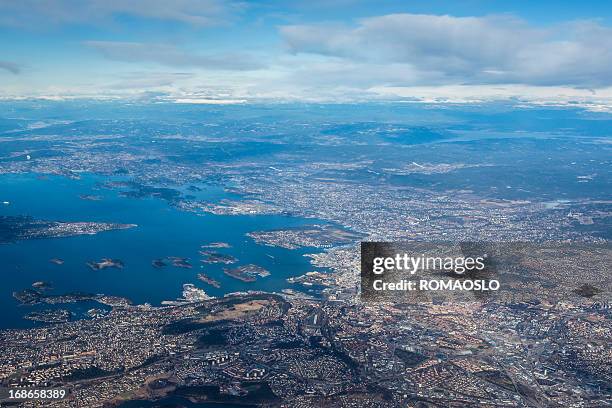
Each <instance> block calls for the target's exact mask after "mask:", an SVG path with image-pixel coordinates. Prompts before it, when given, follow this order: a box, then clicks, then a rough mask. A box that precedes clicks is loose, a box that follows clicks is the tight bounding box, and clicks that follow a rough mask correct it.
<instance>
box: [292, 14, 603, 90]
mask: <svg viewBox="0 0 612 408" xmlns="http://www.w3.org/2000/svg"><path fill="white" fill-rule="evenodd" d="M281 35H282V36H283V38H284V39H285V41H286V43H287V45H288V47H289V50H290V51H291V52H293V53H309V54H317V55H321V56H327V57H335V58H340V59H342V60H345V61H348V62H349V64H352V65H356V67H355V68H354V69H357V70H359V71H361V72H368V73H374V75H375V77H376V80H377V81H378V82H379V83H380V84H383V83H391V84H393V85H396V86H400V85H407V86H412V85H425V84H430V85H441V84H451V83H455V84H457V83H463V84H519V83H520V84H527V85H543V86H557V85H564V86H575V87H601V86H609V85H612V70H611V69H610V66H612V30H611V29H610V28H608V27H603V26H601V25H599V24H598V23H596V22H592V21H583V22H574V23H567V24H563V25H557V26H555V27H551V28H535V27H532V26H529V25H528V24H527V23H526V22H525V21H523V20H520V19H518V18H515V17H509V16H492V17H453V16H448V15H443V16H438V15H422V14H389V15H384V16H378V17H371V18H366V19H362V20H360V21H359V22H358V23H357V24H356V25H354V26H338V25H290V26H283V27H281ZM385 65H387V66H389V67H390V70H385V69H384V66H385ZM381 68H382V69H381ZM398 71H399V73H400V75H399V77H398ZM375 72H378V74H375ZM402 72H403V75H401V73H402Z"/></svg>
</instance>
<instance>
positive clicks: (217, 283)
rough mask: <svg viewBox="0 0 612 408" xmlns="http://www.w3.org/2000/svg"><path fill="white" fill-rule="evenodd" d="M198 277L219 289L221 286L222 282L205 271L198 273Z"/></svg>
mask: <svg viewBox="0 0 612 408" xmlns="http://www.w3.org/2000/svg"><path fill="white" fill-rule="evenodd" d="M198 279H199V280H201V281H202V282H204V283H208V284H209V285H210V286H213V287H215V288H217V289H219V288H220V287H221V283H219V281H217V280H214V279H213V278H211V277H210V276H208V275H205V274H203V273H198Z"/></svg>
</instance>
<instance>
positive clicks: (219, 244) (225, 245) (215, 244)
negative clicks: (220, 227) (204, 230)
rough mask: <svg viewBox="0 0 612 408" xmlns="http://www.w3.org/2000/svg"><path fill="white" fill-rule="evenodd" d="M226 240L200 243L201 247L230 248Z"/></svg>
mask: <svg viewBox="0 0 612 408" xmlns="http://www.w3.org/2000/svg"><path fill="white" fill-rule="evenodd" d="M231 247H232V246H231V245H230V244H228V243H227V242H211V243H210V244H205V245H202V246H201V248H231Z"/></svg>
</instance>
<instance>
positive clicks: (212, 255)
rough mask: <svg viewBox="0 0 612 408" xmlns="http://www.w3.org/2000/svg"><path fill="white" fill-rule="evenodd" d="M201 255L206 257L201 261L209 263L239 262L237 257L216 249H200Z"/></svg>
mask: <svg viewBox="0 0 612 408" xmlns="http://www.w3.org/2000/svg"><path fill="white" fill-rule="evenodd" d="M200 255H202V256H203V257H204V259H202V260H201V261H200V262H202V263H207V264H214V263H222V264H226V265H229V264H233V263H236V262H238V258H236V257H233V256H231V255H225V254H221V253H219V252H214V251H200Z"/></svg>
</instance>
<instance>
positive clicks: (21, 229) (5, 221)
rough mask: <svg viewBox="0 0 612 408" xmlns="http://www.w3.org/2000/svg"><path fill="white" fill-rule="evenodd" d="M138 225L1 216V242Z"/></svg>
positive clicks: (67, 235)
mask: <svg viewBox="0 0 612 408" xmlns="http://www.w3.org/2000/svg"><path fill="white" fill-rule="evenodd" d="M136 226H137V225H136V224H117V223H103V222H57V221H43V220H36V219H34V218H32V217H28V216H0V243H10V242H16V241H22V240H28V239H40V238H64V237H72V236H76V235H94V234H98V233H100V232H103V231H112V230H121V229H128V228H134V227H136Z"/></svg>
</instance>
